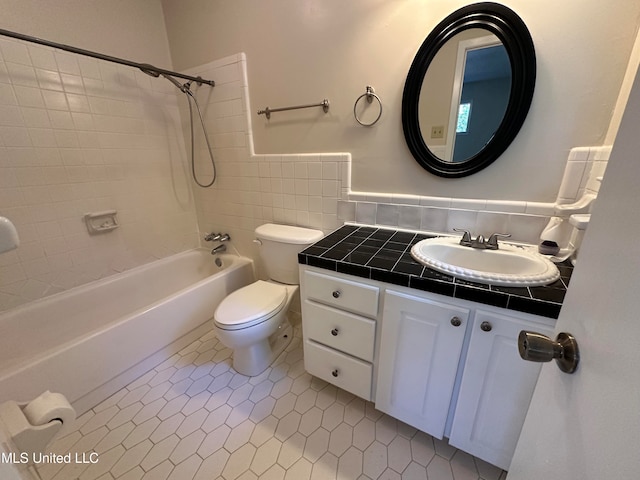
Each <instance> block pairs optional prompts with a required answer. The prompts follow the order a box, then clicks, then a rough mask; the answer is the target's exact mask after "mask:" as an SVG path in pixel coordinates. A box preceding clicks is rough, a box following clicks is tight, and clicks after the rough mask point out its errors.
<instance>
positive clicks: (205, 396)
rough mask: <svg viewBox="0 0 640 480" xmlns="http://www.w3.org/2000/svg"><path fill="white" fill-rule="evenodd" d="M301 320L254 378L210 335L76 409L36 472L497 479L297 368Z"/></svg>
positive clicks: (128, 478)
mask: <svg viewBox="0 0 640 480" xmlns="http://www.w3.org/2000/svg"><path fill="white" fill-rule="evenodd" d="M301 340H302V339H301V337H300V330H299V328H297V329H296V333H295V336H294V339H293V340H292V342H291V345H290V346H289V347H288V348H287V350H286V352H285V353H283V354H282V355H281V356H280V357H279V358H278V360H277V361H276V362H275V363H274V364H273V365H272V366H271V367H270V368H268V369H267V370H266V371H265V372H264V373H262V374H261V375H260V376H258V377H246V376H244V375H240V374H238V373H236V372H235V371H234V370H233V368H232V367H231V359H230V356H231V351H230V350H229V349H227V348H225V347H224V346H223V345H222V344H221V343H219V342H218V340H217V339H216V338H215V336H214V335H213V333H211V334H207V335H205V336H204V337H202V338H201V339H200V340H197V341H196V342H194V343H192V344H191V345H189V346H188V347H186V348H184V349H183V350H182V351H180V352H179V353H178V354H176V355H174V356H172V357H171V358H169V359H168V360H167V361H165V362H163V363H162V364H161V365H158V366H157V367H156V368H155V369H154V370H152V371H150V372H148V373H147V374H146V375H144V376H142V377H141V378H139V379H138V380H136V381H135V382H133V383H131V384H130V385H129V386H128V387H126V388H124V389H122V390H120V391H119V392H117V393H116V394H115V395H113V396H112V397H111V398H109V399H107V400H106V401H104V402H102V403H101V404H100V405H98V406H96V407H95V408H93V409H92V410H90V411H89V412H87V413H85V414H84V415H82V416H81V417H79V418H78V419H77V421H76V424H75V425H74V426H73V431H72V432H71V433H68V434H67V435H66V436H64V437H62V438H60V439H58V440H57V441H56V442H55V443H54V444H53V445H52V449H51V450H52V452H54V453H60V454H64V453H67V452H72V455H73V454H74V453H79V454H81V453H82V452H96V453H97V454H98V459H99V461H98V462H97V463H95V464H79V463H78V464H76V463H69V464H66V465H65V464H42V465H40V467H39V469H38V470H39V473H40V475H41V477H42V479H43V480H74V479H80V480H114V479H119V480H140V479H144V480H165V479H170V480H212V479H224V480H234V479H241V480H250V479H258V478H259V479H261V480H271V479H287V480H289V479H291V480H305V479H313V480H316V479H344V480H359V479H362V480H366V479H405V480H414V479H415V480H419V479H423V480H479V479H482V480H504V479H505V478H506V472H503V471H502V470H500V469H498V468H497V467H494V466H492V465H490V464H488V463H486V462H483V461H482V460H479V459H477V458H474V457H472V456H471V455H468V454H466V453H464V452H462V451H459V450H456V449H455V448H453V447H450V446H449V445H448V444H447V443H446V442H443V441H439V440H436V439H434V438H432V437H430V436H429V435H426V434H425V433H423V432H420V431H418V430H416V429H415V428H413V427H410V426H408V425H406V424H404V423H402V422H400V421H398V420H395V419H394V418H392V417H390V416H388V415H385V414H383V413H382V412H379V411H377V410H375V409H374V406H373V404H372V403H371V402H366V401H364V400H362V399H360V398H358V397H355V396H354V395H351V394H350V393H347V392H345V391H343V390H340V389H338V388H336V387H334V386H333V385H330V384H328V383H326V382H324V381H322V380H319V379H317V378H315V377H312V376H311V375H309V374H308V373H306V372H305V370H304V366H303V362H302V346H301Z"/></svg>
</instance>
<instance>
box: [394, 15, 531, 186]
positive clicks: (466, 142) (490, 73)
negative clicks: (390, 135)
mask: <svg viewBox="0 0 640 480" xmlns="http://www.w3.org/2000/svg"><path fill="white" fill-rule="evenodd" d="M535 78H536V59H535V51H534V48H533V41H532V39H531V35H530V34H529V31H528V30H527V27H526V25H525V24H524V22H523V21H522V20H521V19H520V17H518V15H517V14H516V13H514V12H513V11H512V10H510V9H508V8H507V7H505V6H503V5H499V4H495V3H478V4H474V5H469V6H467V7H464V8H461V9H459V10H457V11H456V12H454V13H452V14H451V15H449V16H448V17H447V18H445V19H444V20H443V21H442V22H440V23H439V24H438V25H437V26H436V28H435V29H434V30H433V31H432V32H431V33H430V34H429V36H428V37H427V38H426V40H425V41H424V43H423V44H422V46H421V47H420V49H419V50H418V53H417V54H416V56H415V59H414V60H413V63H412V64H411V68H410V69H409V74H408V75H407V80H406V83H405V87H404V93H403V97H402V126H403V130H404V135H405V139H406V141H407V145H408V147H409V150H410V151H411V153H412V154H413V156H414V158H415V159H416V161H417V162H418V163H419V164H420V165H421V166H422V167H423V168H425V169H426V170H428V171H429V172H431V173H434V174H436V175H439V176H441V177H463V176H467V175H470V174H472V173H475V172H477V171H479V170H481V169H483V168H485V167H486V166H488V165H489V164H491V163H492V162H493V161H495V160H496V159H497V158H498V157H499V156H500V155H501V154H502V153H503V152H504V151H505V150H506V149H507V147H508V146H509V144H510V143H511V142H512V141H513V139H514V138H515V137H516V135H517V134H518V131H519V130H520V127H522V124H523V123H524V120H525V118H526V116H527V113H528V111H529V107H530V105H531V100H532V98H533V91H534V87H535Z"/></svg>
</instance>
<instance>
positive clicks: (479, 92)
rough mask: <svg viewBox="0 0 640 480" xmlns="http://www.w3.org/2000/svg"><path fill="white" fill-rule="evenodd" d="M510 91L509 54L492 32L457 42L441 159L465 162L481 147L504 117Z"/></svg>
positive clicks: (489, 138)
mask: <svg viewBox="0 0 640 480" xmlns="http://www.w3.org/2000/svg"><path fill="white" fill-rule="evenodd" d="M510 91H511V63H510V61H509V55H508V54H507V51H506V49H505V47H504V46H503V45H502V43H501V42H500V40H499V39H498V38H497V37H496V36H495V35H489V36H484V37H480V38H474V39H471V40H464V41H461V42H460V43H459V45H458V58H457V62H456V72H455V79H454V88H453V91H452V97H451V111H450V115H449V125H448V128H447V141H446V144H445V145H446V146H445V158H444V160H445V161H449V162H461V161H465V160H468V159H469V158H471V157H473V156H474V155H475V154H476V153H478V152H479V151H481V150H482V149H483V148H484V146H485V145H486V144H487V142H489V141H490V140H491V138H492V137H493V135H494V134H495V131H496V130H497V129H498V127H499V126H500V123H501V122H502V119H503V118H504V114H505V112H506V109H507V105H508V103H509V96H510Z"/></svg>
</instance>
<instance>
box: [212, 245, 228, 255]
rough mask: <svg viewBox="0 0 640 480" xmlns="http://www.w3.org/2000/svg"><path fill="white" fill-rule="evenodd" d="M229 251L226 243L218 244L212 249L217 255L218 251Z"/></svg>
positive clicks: (213, 253)
mask: <svg viewBox="0 0 640 480" xmlns="http://www.w3.org/2000/svg"><path fill="white" fill-rule="evenodd" d="M226 251H227V246H226V245H225V244H222V245H218V246H217V247H215V248H214V249H213V250H211V255H215V254H216V253H223V252H226Z"/></svg>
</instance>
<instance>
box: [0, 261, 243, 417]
mask: <svg viewBox="0 0 640 480" xmlns="http://www.w3.org/2000/svg"><path fill="white" fill-rule="evenodd" d="M215 258H218V259H219V260H218V261H216V260H215ZM215 258H214V257H213V256H211V254H210V253H209V250H205V249H195V250H190V251H187V252H183V253H179V254H176V255H173V256H171V257H167V258H165V259H162V260H158V261H155V262H152V263H149V264H147V265H143V266H141V267H137V268H134V269H131V270H128V271H126V272H124V273H120V274H117V275H113V276H110V277H108V278H105V279H102V280H98V281H95V282H92V283H89V284H86V285H83V286H80V287H77V288H74V289H72V290H69V291H66V292H62V293H59V294H56V295H52V296H50V297H46V298H44V299H42V300H38V301H35V302H32V303H30V304H28V305H25V306H22V307H19V308H16V309H14V310H11V311H9V312H6V313H5V314H2V315H0V402H3V401H5V400H10V399H11V400H18V401H28V400H30V399H32V398H34V397H36V396H37V395H40V393H42V392H43V391H44V390H47V389H48V390H51V391H55V392H61V393H63V394H64V395H66V396H67V398H68V399H69V401H70V402H71V403H72V405H73V406H74V407H75V408H76V410H77V411H78V413H82V412H84V411H86V410H88V409H90V408H92V407H93V406H95V405H97V404H98V403H100V402H101V401H102V400H104V399H106V398H108V397H109V396H110V395H111V394H113V393H115V392H116V391H117V390H119V389H120V388H122V387H123V386H125V385H127V384H128V383H129V382H131V381H132V380H134V379H135V378H137V377H138V376H140V375H142V374H144V373H145V372H147V371H149V370H151V369H152V368H153V367H155V366H156V365H158V364H159V363H161V362H162V361H163V360H165V359H167V358H168V357H169V356H171V355H173V354H174V353H176V352H177V351H178V350H180V349H182V348H184V346H186V345H188V344H189V343H190V342H192V341H193V340H195V339H197V338H199V337H200V336H201V335H202V334H204V333H205V332H206V331H208V330H209V328H211V322H210V319H211V318H212V317H213V312H214V310H215V308H216V307H217V305H218V304H219V303H220V301H221V300H222V299H223V298H224V297H225V296H226V295H228V294H229V293H230V292H232V291H234V290H237V289H238V288H240V287H243V286H245V285H248V284H249V283H251V282H253V280H254V275H253V262H252V261H251V260H250V259H247V258H244V257H238V256H234V255H228V254H225V255H219V256H216V257H215Z"/></svg>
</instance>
